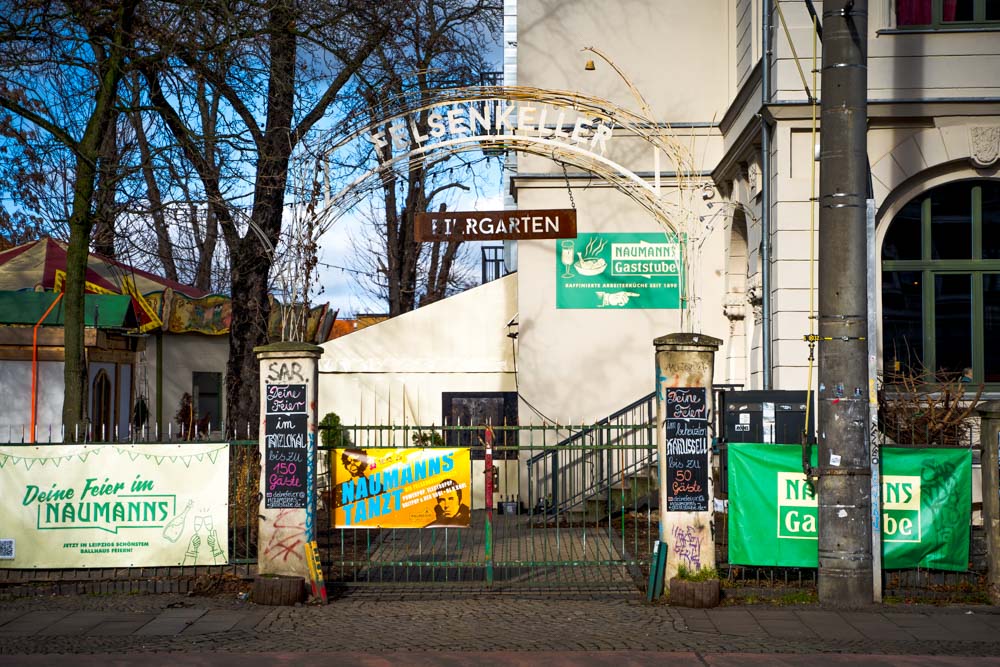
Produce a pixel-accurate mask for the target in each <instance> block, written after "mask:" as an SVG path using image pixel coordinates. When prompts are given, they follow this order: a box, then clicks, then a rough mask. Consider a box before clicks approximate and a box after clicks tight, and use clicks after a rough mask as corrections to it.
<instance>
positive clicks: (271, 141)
mask: <svg viewBox="0 0 1000 667" xmlns="http://www.w3.org/2000/svg"><path fill="white" fill-rule="evenodd" d="M292 19H293V11H292V7H291V3H289V2H279V3H276V4H275V5H274V6H273V7H272V8H271V10H270V14H269V18H268V23H269V27H270V29H271V34H270V44H269V49H268V50H269V51H270V70H269V72H268V106H267V126H266V130H265V132H264V137H263V140H262V141H261V143H260V145H259V146H258V155H259V156H260V159H259V160H258V162H257V180H256V182H255V184H254V203H253V214H252V215H251V219H250V225H252V226H254V227H256V228H257V231H258V232H260V233H261V234H263V236H264V237H266V239H267V241H268V242H269V243H270V244H271V247H270V248H267V247H265V243H264V242H263V239H261V238H260V237H259V236H258V234H256V233H255V232H254V230H248V231H247V233H246V235H245V236H244V237H243V238H242V239H241V240H240V242H239V244H238V252H237V253H230V254H231V257H230V261H231V262H232V300H233V303H234V304H240V307H239V308H233V318H232V323H231V324H230V329H229V361H228V363H227V365H226V391H227V397H226V407H227V410H226V413H227V417H228V419H229V423H230V424H232V426H233V427H234V428H235V429H236V432H237V433H239V434H240V435H242V434H243V433H244V430H243V429H247V430H249V432H250V437H256V435H257V431H258V425H259V424H258V422H259V418H260V404H259V397H260V391H259V383H258V378H259V377H260V372H259V365H258V362H257V357H256V355H255V354H254V351H253V349H254V347H257V346H258V345H265V344H267V342H268V340H267V325H268V319H269V317H270V315H271V304H270V303H269V302H268V299H267V296H268V281H267V278H268V273H269V272H270V268H271V263H272V262H273V261H274V257H273V252H274V247H275V246H276V245H277V244H278V236H279V234H280V232H281V215H282V211H283V208H284V201H285V187H286V185H287V183H288V161H289V159H290V157H291V153H292V146H293V144H292V141H291V136H290V129H291V124H292V111H293V107H294V101H295V51H296V37H295V35H294V33H292V32H290V30H289V28H290V27H291V26H292V24H293V21H292Z"/></svg>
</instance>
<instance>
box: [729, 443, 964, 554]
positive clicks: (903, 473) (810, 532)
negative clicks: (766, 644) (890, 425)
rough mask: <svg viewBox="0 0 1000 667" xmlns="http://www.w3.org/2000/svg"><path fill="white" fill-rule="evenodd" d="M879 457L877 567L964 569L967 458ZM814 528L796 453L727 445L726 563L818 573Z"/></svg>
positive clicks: (892, 452)
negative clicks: (879, 543)
mask: <svg viewBox="0 0 1000 667" xmlns="http://www.w3.org/2000/svg"><path fill="white" fill-rule="evenodd" d="M882 454H883V459H882V562H883V566H884V567H885V568H886V569H902V568H916V567H925V568H935V569H940V570H966V569H968V566H969V524H970V519H971V512H972V453H971V452H970V451H969V450H967V449H943V448H929V447H928V448H901V447H887V448H883V449H882ZM812 464H813V465H814V466H815V465H816V455H815V452H814V453H813V456H812ZM817 529H818V525H817V503H816V490H815V487H814V486H813V484H812V482H810V481H809V480H807V479H806V477H805V475H804V474H803V473H802V450H801V448H799V447H798V446H790V445H763V444H756V443H738V444H737V443H733V444H730V445H729V562H731V563H734V564H738V565H770V566H782V567H816V566H817V555H816V551H817Z"/></svg>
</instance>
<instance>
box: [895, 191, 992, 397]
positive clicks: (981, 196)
mask: <svg viewBox="0 0 1000 667" xmlns="http://www.w3.org/2000/svg"><path fill="white" fill-rule="evenodd" d="M882 359H883V366H884V368H885V369H886V370H887V371H889V372H892V371H897V372H906V371H907V370H912V371H919V370H920V369H921V368H926V369H927V370H930V371H934V372H940V371H946V372H953V373H962V372H963V371H965V369H972V379H973V382H976V383H979V382H985V383H987V384H991V383H997V384H1000V181H987V180H969V181H956V182H953V183H948V184H945V185H941V186H938V187H936V188H933V189H931V190H928V191H927V192H924V193H922V194H920V195H919V196H917V197H916V198H914V199H912V200H911V201H910V202H908V203H907V204H906V205H905V206H904V207H903V208H902V209H901V210H900V211H899V213H897V214H896V216H895V217H894V218H893V219H892V222H891V223H890V225H889V229H888V230H887V231H886V235H885V239H884V241H883V243H882Z"/></svg>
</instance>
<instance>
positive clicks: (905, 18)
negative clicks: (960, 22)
mask: <svg viewBox="0 0 1000 667" xmlns="http://www.w3.org/2000/svg"><path fill="white" fill-rule="evenodd" d="M932 5H933V0H896V25H897V26H904V25H930V24H931V16H932V14H931V8H932ZM941 5H942V6H941V19H942V21H944V22H948V21H954V20H955V10H956V7H957V5H958V0H943V1H942V3H941Z"/></svg>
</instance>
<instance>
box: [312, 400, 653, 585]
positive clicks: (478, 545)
mask: <svg viewBox="0 0 1000 667" xmlns="http://www.w3.org/2000/svg"><path fill="white" fill-rule="evenodd" d="M654 421H655V415H654V408H653V405H652V401H651V400H643V401H639V402H637V403H636V404H634V405H632V406H629V408H626V409H625V410H622V411H620V412H619V413H617V414H616V415H613V416H612V417H610V418H608V419H605V420H602V422H600V423H598V424H594V425H589V426H580V427H564V426H496V427H493V428H492V436H489V435H487V427H482V426H473V427H470V426H445V427H440V426H437V427H416V426H357V427H337V429H336V431H335V432H333V433H331V432H329V431H327V434H326V437H323V438H321V445H320V450H321V451H320V457H319V458H321V459H325V461H324V463H323V464H321V466H320V481H319V488H320V491H321V497H322V498H323V502H321V503H320V505H321V507H320V509H319V512H318V517H317V518H318V521H317V524H318V526H317V528H318V530H317V537H318V540H319V546H320V549H321V560H322V562H323V564H324V568H325V570H326V572H325V574H326V577H327V583H328V584H332V585H344V586H358V585H364V586H369V585H377V584H392V585H400V584H403V585H406V584H430V585H443V584H447V585H457V586H461V587H463V588H470V589H475V590H495V591H503V590H510V589H529V590H556V589H571V590H574V591H593V590H601V591H605V592H606V591H622V592H630V593H631V592H635V591H636V590H638V589H641V588H642V586H644V584H645V577H646V575H647V573H648V568H649V559H650V556H651V554H652V550H653V543H654V542H655V540H656V539H657V530H658V520H657V516H658V515H657V498H658V486H657V479H656V467H655V461H656V446H655V429H654V426H653V425H654ZM491 437H492V441H493V446H492V455H493V459H494V460H493V464H494V465H495V466H496V472H495V474H494V475H493V477H494V480H493V481H494V484H493V486H494V489H495V492H494V494H493V497H492V498H491V499H490V498H488V497H487V490H486V487H487V484H486V481H487V480H486V478H485V471H486V470H488V468H487V465H486V443H487V441H488V440H490V438H491ZM323 441H325V442H323ZM456 445H457V446H461V447H468V448H469V450H470V454H471V458H472V473H471V489H470V490H471V493H470V496H471V498H472V503H471V510H472V511H471V520H470V526H469V527H467V528H465V527H461V528H459V527H437V528H373V529H358V528H343V527H334V526H333V525H332V523H331V514H332V513H331V508H332V506H333V498H334V496H335V482H336V481H337V480H331V479H330V478H329V470H331V469H332V467H331V465H330V456H332V455H333V454H334V451H336V450H342V449H345V448H355V449H363V450H365V451H366V452H368V454H369V455H371V456H377V454H378V452H379V451H380V450H381V451H383V452H384V451H386V450H389V449H396V448H403V447H420V448H424V449H435V448H450V447H454V446H456ZM487 503H488V507H487Z"/></svg>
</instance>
